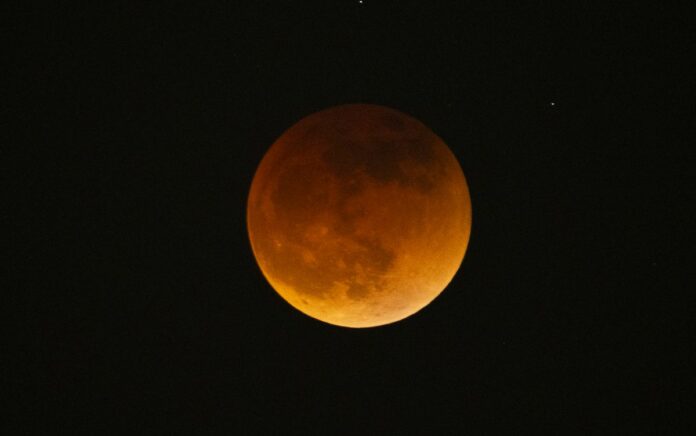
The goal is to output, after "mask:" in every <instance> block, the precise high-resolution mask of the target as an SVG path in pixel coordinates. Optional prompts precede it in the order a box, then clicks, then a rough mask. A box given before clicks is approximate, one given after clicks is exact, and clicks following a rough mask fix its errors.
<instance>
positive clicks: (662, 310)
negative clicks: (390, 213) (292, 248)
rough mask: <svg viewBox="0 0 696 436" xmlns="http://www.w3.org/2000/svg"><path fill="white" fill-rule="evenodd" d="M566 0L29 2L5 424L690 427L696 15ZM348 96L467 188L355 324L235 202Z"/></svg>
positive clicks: (18, 101)
mask: <svg viewBox="0 0 696 436" xmlns="http://www.w3.org/2000/svg"><path fill="white" fill-rule="evenodd" d="M432 3H438V5H433V4H432ZM569 3H570V2H554V3H550V4H544V3H542V2H535V3H534V5H533V6H530V5H524V6H523V5H516V6H512V7H511V5H507V6H505V7H498V6H495V5H492V4H491V3H489V2H485V3H484V4H483V5H468V4H465V2H456V3H452V4H451V5H450V7H445V6H443V5H444V3H443V2H430V1H424V0H421V1H400V2H386V1H379V0H365V3H364V4H362V5H361V4H359V3H358V2H357V1H341V2H325V3H323V4H321V5H316V4H310V3H308V2H303V1H293V2H270V1H269V2H263V1H248V2H236V1H230V2H220V3H217V4H215V5H212V6H211V5H207V4H206V5H204V4H202V3H199V2H191V4H190V5H187V6H183V5H182V4H179V3H177V2H170V3H167V4H162V5H160V6H154V5H142V4H140V5H130V6H128V7H126V6H124V5H120V6H118V5H91V6H90V5H86V4H82V5H79V6H78V5H68V4H62V3H54V4H53V6H52V9H51V10H45V9H40V8H32V7H31V6H27V5H26V4H24V3H20V4H17V5H15V6H16V7H15V8H14V9H13V12H15V13H16V14H13V15H11V17H12V18H11V19H10V20H9V24H8V25H7V26H6V27H5V28H6V29H7V30H9V32H8V34H9V36H8V37H7V38H6V42H8V43H9V47H11V48H13V49H14V50H12V55H11V56H10V55H9V54H8V57H7V58H6V60H5V62H6V63H7V64H8V65H9V68H8V70H9V73H10V74H9V76H10V81H9V82H6V84H8V85H7V86H5V87H4V89H5V92H4V94H5V95H6V96H8V97H9V98H8V99H6V104H5V105H4V106H5V112H6V114H9V115H17V117H16V120H15V121H13V122H12V123H11V125H10V126H9V127H10V129H8V132H7V133H6V134H4V136H5V141H4V142H5V143H10V144H18V145H19V146H20V147H19V149H20V151H21V153H20V154H19V155H17V156H16V157H15V156H12V157H10V155H9V154H8V153H7V152H3V155H4V156H5V157H6V158H5V159H3V163H4V164H3V166H4V167H5V169H4V176H3V180H4V181H3V185H4V186H5V187H6V188H8V190H9V192H10V196H9V197H8V198H9V200H8V202H7V203H6V204H7V209H6V212H7V213H4V214H3V215H4V217H5V218H9V219H8V220H6V222H7V226H6V229H8V230H9V232H8V234H9V244H8V245H9V247H10V249H11V252H10V255H9V256H8V258H7V262H6V265H8V267H9V268H8V269H9V278H10V286H9V287H8V289H9V291H10V292H7V293H6V294H5V295H6V297H5V298H6V299H7V300H6V301H8V302H9V304H3V306H5V307H6V308H9V309H10V310H9V312H10V313H9V314H8V315H7V316H6V317H5V318H4V319H5V321H4V323H7V324H6V327H7V328H6V329H4V330H5V331H7V332H10V335H9V336H10V341H9V348H6V350H8V351H3V352H2V354H3V360H5V359H9V362H10V363H11V364H13V365H11V366H10V367H11V368H12V369H11V370H5V371H3V372H2V374H1V375H2V382H3V386H5V387H6V388H4V389H3V391H4V392H5V393H6V394H7V395H8V396H9V397H10V399H11V402H12V404H13V406H14V407H11V408H9V409H6V410H5V411H4V412H3V416H4V417H3V419H2V422H3V424H2V425H3V427H6V428H7V429H9V432H5V434H24V433H28V434H31V433H34V432H37V433H38V432H39V431H40V430H41V431H42V432H43V431H47V432H48V433H47V434H77V433H78V432H81V431H90V432H91V434H108V433H113V434H173V433H181V434H248V433H257V432H262V431H263V432H270V433H269V434H272V433H293V432H295V431H299V430H300V429H303V430H304V434H327V435H330V434H340V433H344V432H346V433H356V434H357V433H361V434H364V433H367V434H373V433H376V434H404V432H406V431H408V430H411V431H412V432H416V433H423V432H426V431H428V432H429V433H430V434H439V433H442V432H445V431H446V430H449V431H451V432H454V433H461V434H465V433H466V434H470V433H473V434H498V433H507V434H519V433H525V432H533V433H535V434H567V435H571V434H579V435H580V434H581V435H586V434H631V435H637V434H678V433H675V432H674V431H675V429H678V428H679V427H680V426H682V425H684V424H688V422H687V420H688V418H689V417H690V415H692V414H693V411H694V402H693V401H694V385H695V378H694V373H693V368H694V363H695V362H694V360H693V359H691V357H690V356H689V353H688V352H689V351H690V349H691V348H693V346H694V342H693V339H692V337H691V336H690V335H688V334H687V332H688V327H689V326H687V324H688V323H690V321H691V318H693V307H692V306H691V305H690V304H688V302H689V299H688V298H687V292H690V291H691V290H693V288H687V284H686V278H687V274H686V273H685V270H684V269H685V267H686V265H687V263H690V262H693V257H692V256H687V255H686V254H685V252H686V251H687V250H689V249H691V248H692V247H693V243H692V241H691V237H692V236H693V230H692V229H693V218H692V217H689V216H688V214H687V212H688V211H689V209H690V208H692V207H693V202H694V191H693V189H691V188H687V187H688V186H689V184H688V182H687V177H688V176H690V172H692V171H693V164H694V156H695V154H694V151H693V149H692V148H691V147H692V146H693V141H691V140H690V139H689V137H688V134H687V133H688V132H689V131H690V129H691V126H692V124H693V122H694V118H693V109H694V104H693V100H691V99H690V98H687V97H686V95H685V94H684V86H683V84H685V83H688V82H689V81H693V77H691V76H690V75H688V74H687V73H686V72H685V70H684V69H683V67H684V66H685V65H686V63H687V61H689V60H690V59H691V60H692V59H693V56H692V55H693V53H694V50H693V48H694V41H695V40H694V38H693V34H691V33H689V32H687V30H686V29H688V28H689V27H693V22H690V21H688V20H687V19H686V17H685V16H680V15H678V14H673V13H670V12H669V11H667V10H666V9H664V6H663V5H662V4H655V5H653V6H651V7H646V8H645V9H637V8H636V6H630V7H629V6H626V7H625V8H622V9H612V7H611V6H608V5H607V3H612V2H604V3H605V4H603V5H600V6H598V7H595V6H591V5H590V4H589V3H582V6H571V5H570V4H569ZM17 12H18V13H17ZM5 16H6V17H7V15H5ZM8 53H9V52H8ZM356 102H363V103H374V104H381V105H386V106H389V107H393V108H395V109H398V110H400V111H403V112H406V113H408V114H411V115H413V116H415V117H416V118H418V119H420V120H421V121H423V122H424V123H425V124H426V125H428V126H429V127H430V128H432V129H433V130H434V131H435V132H436V133H437V134H438V135H440V136H441V137H442V138H443V139H444V140H445V142H446V143H447V144H448V145H449V146H450V147H451V149H452V150H453V152H454V153H455V154H456V156H457V157H458V158H459V160H460V163H461V165H462V168H463V170H464V172H465V174H466V176H467V180H468V182H469V186H470V190H471V196H472V205H473V227H472V236H471V242H470V245H469V249H468V251H467V254H466V258H465V259H464V262H463V264H462V267H461V269H460V271H459V273H458V274H457V276H456V277H455V278H454V280H453V281H452V283H451V284H450V286H449V287H448V288H447V289H446V290H445V291H444V292H443V293H442V295H441V296H440V297H439V298H437V299H436V300H435V301H434V302H433V303H432V304H431V305H429V306H428V307H426V308H425V309H423V310H422V311H421V312H419V313H417V314H416V315H414V316H412V317H410V318H408V319H406V320H404V321H401V322H398V323H395V324H392V325H388V326H385V327H381V328H373V329H361V330H353V329H344V328H338V327H334V326H330V325H327V324H323V323H321V322H318V321H315V320H313V319H311V318H308V317H306V316H304V315H303V314H301V313H300V312H298V311H296V310H294V309H292V308H291V307H290V306H289V305H287V303H285V302H284V301H283V300H282V299H281V298H279V297H278V296H277V295H276V294H275V292H274V291H273V290H272V288H271V287H270V286H269V285H268V283H267V282H266V281H265V280H264V278H263V276H262V274H261V272H260V270H259V269H258V267H257V266H256V263H255V260H254V258H253V255H252V253H251V249H250V245H249V242H248V238H247V233H246V223H245V212H246V211H245V207H246V198H247V193H248V190H249V187H250V183H251V180H252V177H253V175H254V171H255V168H256V166H257V165H258V163H259V162H260V160H261V158H262V157H263V155H264V153H265V151H266V150H267V149H268V147H269V146H270V145H271V144H272V143H273V141H274V140H275V139H276V138H277V137H278V136H279V135H280V134H281V133H282V132H283V131H284V130H285V129H287V128H288V127H289V126H291V125H292V124H293V123H295V122H296V121H297V120H299V119H300V118H302V117H304V116H306V115H308V114H310V113H312V112H315V111H318V110H321V109H324V108H326V107H329V106H334V105H338V104H343V103H356ZM552 102H553V103H555V104H554V105H552V104H551V103H552ZM12 291H17V292H12ZM8 368H9V367H8ZM682 428H684V427H682ZM47 429H50V430H47ZM664 432H667V433H664ZM682 434H687V433H682Z"/></svg>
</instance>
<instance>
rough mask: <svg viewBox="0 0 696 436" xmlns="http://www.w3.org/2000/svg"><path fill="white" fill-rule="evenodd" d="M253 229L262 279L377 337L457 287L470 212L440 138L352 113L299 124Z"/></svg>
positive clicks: (391, 114) (259, 191)
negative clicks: (383, 329)
mask: <svg viewBox="0 0 696 436" xmlns="http://www.w3.org/2000/svg"><path fill="white" fill-rule="evenodd" d="M247 225H248V231H249V238H250V241H251V246H252V249H253V252H254V255H255V257H256V260H257V262H258V264H259V267H260V268H261V271H262V272H263V274H264V276H265V277H266V278H267V280H268V281H269V283H270V284H271V286H272V287H273V288H274V289H275V290H276V292H277V293H278V294H279V295H280V296H281V297H283V298H284V299H285V300H286V301H287V302H288V303H290V304H291V305H292V306H294V307H295V308H297V309H298V310H300V311H301V312H303V313H305V314H307V315H309V316H311V317H313V318H316V319H319V320H321V321H324V322H327V323H330V324H334V325H339V326H345V327H374V326H379V325H384V324H389V323H392V322H395V321H398V320H401V319H403V318H406V317H408V316H410V315H412V314H414V313H415V312H417V311H419V310H420V309H422V308H423V307H425V306H426V305H428V304H429V303H430V302H431V301H432V300H433V299H434V298H436V297H437V296H438V295H439V294H440V293H441V292H442V291H443V289H444V288H445V287H446V286H447V285H448V283H449V282H450V281H451V280H452V278H453V276H454V274H455V273H456V272H457V270H458V269H459V266H460V264H461V262H462V260H463V258H464V253H465V251H466V248H467V245H468V241H469V233H470V229H471V201H470V197H469V190H468V187H467V183H466V179H465V177H464V173H463V172H462V169H461V167H460V166H459V163H458V161H457V159H456V158H455V156H454V155H453V154H452V152H451V151H450V149H449V148H448V147H447V145H446V144H445V143H444V142H443V141H442V140H441V139H440V138H439V137H438V136H437V135H435V134H434V133H433V132H432V131H431V130H430V129H428V128H427V127H426V126H425V125H423V124H422V123H420V122H419V121H418V120H416V119H414V118H412V117H410V116H408V115H405V114H403V113H401V112H398V111H396V110H393V109H389V108H386V107H382V106H376V105H365V104H352V105H343V106H337V107H333V108H329V109H326V110H323V111H321V112H317V113H315V114H312V115H310V116H308V117H306V118H304V119H302V120H300V121H299V122H298V123H297V124H295V125H294V126H292V127H291V128H290V129H288V130H287V131H286V132H285V133H283V135H281V137H280V138H278V140H277V141H276V142H275V143H274V144H273V145H272V146H271V148H270V149H269V151H268V152H267V153H266V155H265V156H264V158H263V159H262V161H261V163H260V165H259V167H258V169H257V171H256V174H255V176H254V179H253V182H252V186H251V190H250V193H249V199H248V205H247Z"/></svg>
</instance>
